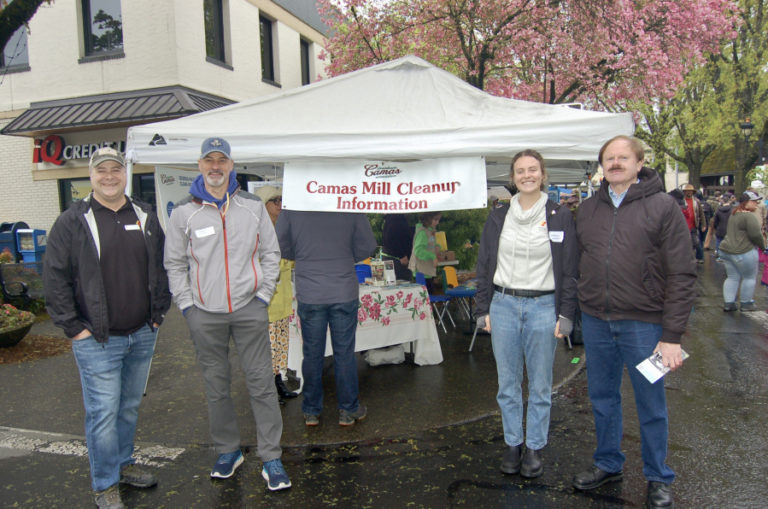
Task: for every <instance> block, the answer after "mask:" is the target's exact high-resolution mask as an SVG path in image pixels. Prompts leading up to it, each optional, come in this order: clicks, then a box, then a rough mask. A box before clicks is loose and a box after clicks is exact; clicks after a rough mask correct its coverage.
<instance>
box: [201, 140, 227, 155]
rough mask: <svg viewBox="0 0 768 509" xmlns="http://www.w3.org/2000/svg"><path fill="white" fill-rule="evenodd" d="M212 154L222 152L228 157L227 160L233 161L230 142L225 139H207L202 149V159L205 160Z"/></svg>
mask: <svg viewBox="0 0 768 509" xmlns="http://www.w3.org/2000/svg"><path fill="white" fill-rule="evenodd" d="M211 152H221V153H222V154H224V155H225V156H227V159H232V155H231V149H230V148H229V142H228V141H227V140H225V139H224V138H207V139H206V140H205V141H204V142H203V145H202V146H201V147H200V159H202V158H204V157H205V156H207V155H208V154H210V153H211Z"/></svg>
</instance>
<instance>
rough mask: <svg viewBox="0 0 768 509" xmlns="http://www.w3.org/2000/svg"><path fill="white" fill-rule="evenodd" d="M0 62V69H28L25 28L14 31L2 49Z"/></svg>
mask: <svg viewBox="0 0 768 509" xmlns="http://www.w3.org/2000/svg"><path fill="white" fill-rule="evenodd" d="M0 58H2V62H0V67H4V68H8V69H14V68H28V67H29V54H28V53H27V27H21V28H19V29H18V30H16V31H15V32H14V33H13V35H12V36H11V38H10V39H8V42H7V43H6V44H5V49H3V53H2V55H0Z"/></svg>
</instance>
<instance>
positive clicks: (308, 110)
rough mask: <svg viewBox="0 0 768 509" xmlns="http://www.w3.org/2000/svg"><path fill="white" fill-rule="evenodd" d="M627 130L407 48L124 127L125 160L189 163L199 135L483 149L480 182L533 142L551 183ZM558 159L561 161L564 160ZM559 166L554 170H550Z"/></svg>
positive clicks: (306, 148)
mask: <svg viewBox="0 0 768 509" xmlns="http://www.w3.org/2000/svg"><path fill="white" fill-rule="evenodd" d="M633 130H634V123H633V120H632V117H631V115H630V114H628V113H622V114H616V113H604V112H593V111H583V110H579V109H574V108H571V107H567V106H564V105H547V104H541V103H534V102H527V101H518V100H513V99H506V98H502V97H495V96H492V95H489V94H487V93H485V92H483V91H481V90H479V89H477V88H475V87H473V86H471V85H469V84H468V83H466V82H464V81H462V80H461V79H459V78H457V77H456V76H454V75H452V74H450V73H449V72H447V71H444V70H442V69H439V68H437V67H435V66H433V65H431V64H430V63H428V62H426V61H424V60H422V59H420V58H417V57H414V56H407V57H403V58H400V59H398V60H394V61H391V62H387V63H384V64H380V65H376V66H372V67H368V68H366V69H361V70H359V71H355V72H351V73H348V74H344V75H342V76H337V77H335V78H330V79H327V80H323V81H319V82H316V83H313V84H311V85H307V86H304V87H300V88H296V89H291V90H286V91H284V92H280V93H277V94H273V95H269V96H262V97H258V98H256V99H253V100H250V101H244V102H241V103H237V104H233V105H230V106H225V107H222V108H218V109H215V110H211V111H206V112H203V113H199V114H196V115H191V116H188V117H183V118H179V119H176V120H170V121H165V122H157V123H152V124H146V125H140V126H134V127H131V128H130V129H129V130H128V140H127V148H126V155H127V158H128V160H129V161H131V162H132V163H134V164H151V165H179V164H182V165H183V164H195V163H196V161H197V158H198V156H199V150H200V145H201V143H202V141H203V140H204V139H205V138H207V137H209V136H221V137H223V138H226V139H227V140H228V141H229V142H230V144H231V146H232V156H233V158H234V160H235V161H236V162H237V163H238V164H244V163H245V164H258V166H260V167H263V168H265V169H269V172H270V173H271V172H272V171H273V170H272V168H273V166H274V165H280V164H281V163H283V162H285V161H298V160H307V159H313V160H323V159H353V160H383V161H398V160H401V161H402V160H412V159H434V158H442V157H453V156H484V157H485V158H486V163H487V164H486V168H487V172H486V173H487V178H488V180H489V181H500V180H501V181H503V180H505V179H506V178H507V175H508V171H509V170H508V168H509V158H510V156H511V155H512V154H514V153H516V152H518V151H520V150H523V149H526V148H533V149H536V150H538V151H539V152H541V154H542V155H543V156H544V158H545V159H546V160H547V165H548V167H549V169H550V174H551V175H550V176H551V179H550V180H551V181H553V182H566V181H567V182H579V181H581V180H582V179H583V175H584V170H585V169H586V167H587V163H586V162H587V161H595V160H596V158H597V153H598V150H599V148H600V146H601V145H602V143H604V142H605V141H606V140H607V139H609V138H611V137H612V136H615V135H618V134H631V133H632V132H633ZM566 162H567V163H566ZM560 169H562V171H560Z"/></svg>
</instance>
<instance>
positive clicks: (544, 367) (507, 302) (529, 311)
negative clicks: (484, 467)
mask: <svg viewBox="0 0 768 509" xmlns="http://www.w3.org/2000/svg"><path fill="white" fill-rule="evenodd" d="M490 320H491V343H492V345H493V355H494V357H495V358H496V370H497V372H498V376H499V392H498V394H497V395H496V401H497V402H498V403H499V408H500V409H501V420H502V423H503V425H504V441H505V442H506V443H507V445H510V446H515V445H519V444H521V443H523V439H525V445H526V446H527V447H528V448H529V449H537V450H538V449H541V448H542V447H544V446H545V445H547V435H548V434H549V414H550V409H551V407H552V363H553V362H554V360H555V348H556V347H557V339H556V338H555V323H556V322H557V317H556V315H555V295H554V294H550V295H544V296H542V297H536V298H527V297H512V296H510V295H502V294H501V293H500V292H494V294H493V300H492V301H491V308H490ZM523 361H525V369H526V372H527V373H528V412H527V415H526V424H527V433H526V434H525V435H523V391H522V383H523Z"/></svg>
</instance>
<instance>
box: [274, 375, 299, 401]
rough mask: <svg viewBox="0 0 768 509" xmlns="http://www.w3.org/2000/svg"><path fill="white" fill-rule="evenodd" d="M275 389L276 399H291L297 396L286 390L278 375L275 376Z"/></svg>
mask: <svg viewBox="0 0 768 509" xmlns="http://www.w3.org/2000/svg"><path fill="white" fill-rule="evenodd" d="M275 387H277V396H278V399H291V398H295V397H296V396H298V394H296V393H295V392H291V391H289V390H288V387H286V386H285V383H283V377H282V376H280V373H278V374H276V375H275Z"/></svg>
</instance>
